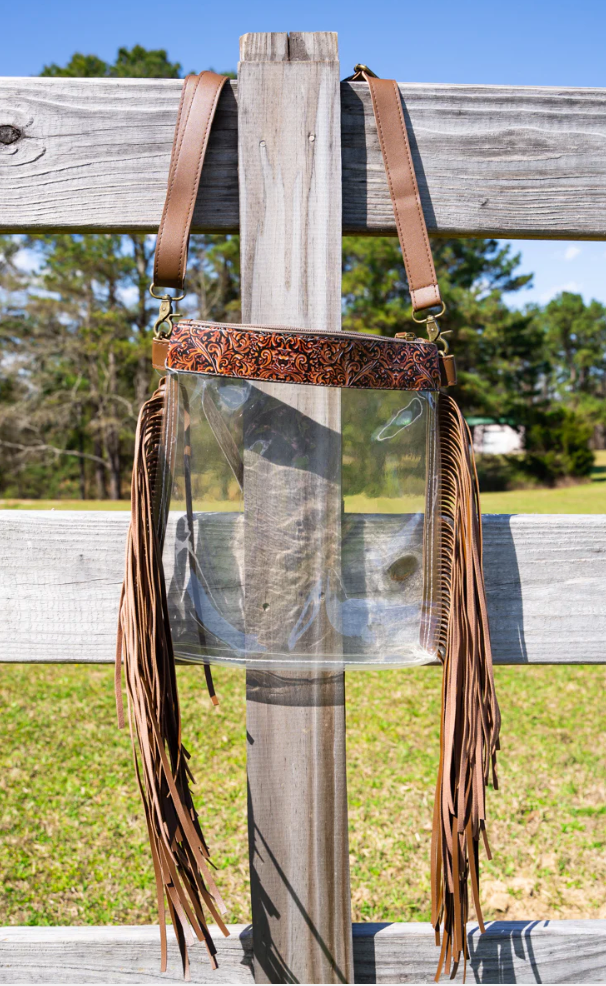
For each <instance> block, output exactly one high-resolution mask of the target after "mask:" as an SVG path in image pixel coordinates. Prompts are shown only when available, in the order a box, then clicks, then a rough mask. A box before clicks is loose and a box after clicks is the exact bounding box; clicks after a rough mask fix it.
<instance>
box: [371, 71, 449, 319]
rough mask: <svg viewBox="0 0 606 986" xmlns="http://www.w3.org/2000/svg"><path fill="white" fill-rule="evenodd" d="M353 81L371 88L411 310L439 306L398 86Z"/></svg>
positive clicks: (386, 81) (383, 81)
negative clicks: (366, 84)
mask: <svg viewBox="0 0 606 986" xmlns="http://www.w3.org/2000/svg"><path fill="white" fill-rule="evenodd" d="M352 81H356V82H358V81H359V82H362V81H364V82H367V83H368V86H369V89H370V95H371V99H372V108H373V110H374V114H375V120H376V122H377V131H378V134H379V142H380V144H381V151H382V154H383V160H384V162H385V171H386V172H387V183H388V185H389V193H390V195H391V201H392V203H393V211H394V215H395V219H396V227H397V230H398V236H399V239H400V245H401V247H402V254H403V256H404V266H405V267H406V276H407V278H408V287H409V290H410V297H411V300H412V307H413V311H415V312H416V311H420V310H421V309H423V308H430V307H432V306H433V305H441V304H442V299H441V297H440V289H439V287H438V279H437V277H436V270H435V267H434V263H433V257H432V254H431V246H430V245H429V236H428V235H427V226H426V224H425V217H424V215H423V207H422V205H421V196H420V195H419V187H418V185H417V178H416V175H415V169H414V164H413V161H412V154H411V153H410V143H409V141H408V134H407V132H406V122H405V120H404V113H403V111H402V99H401V97H400V90H399V89H398V84H397V82H394V81H393V80H392V79H377V78H376V77H375V76H372V75H370V74H368V73H367V72H365V71H359V72H356V74H355V75H354V76H352Z"/></svg>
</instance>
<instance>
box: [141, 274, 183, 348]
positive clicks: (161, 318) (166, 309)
mask: <svg viewBox="0 0 606 986" xmlns="http://www.w3.org/2000/svg"><path fill="white" fill-rule="evenodd" d="M149 293H150V294H151V296H152V298H156V299H157V300H158V301H159V302H160V310H159V311H158V317H157V319H156V321H155V322H154V339H168V338H170V335H171V333H172V331H173V327H174V323H175V322H176V321H178V320H179V319H180V318H181V317H182V315H181V312H174V311H173V304H174V303H175V302H176V301H181V299H182V298H184V297H185V295H184V294H178V295H170V294H156V291H155V284H153V282H152V284H151V285H150V288H149ZM163 326H164V328H163Z"/></svg>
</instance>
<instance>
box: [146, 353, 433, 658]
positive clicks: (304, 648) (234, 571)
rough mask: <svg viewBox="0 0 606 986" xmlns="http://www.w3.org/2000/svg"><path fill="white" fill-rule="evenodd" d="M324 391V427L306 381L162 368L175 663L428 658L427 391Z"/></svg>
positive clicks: (162, 508) (166, 558)
mask: <svg viewBox="0 0 606 986" xmlns="http://www.w3.org/2000/svg"><path fill="white" fill-rule="evenodd" d="M321 393H322V395H323V398H324V401H323V410H322V421H323V422H324V421H326V420H329V421H330V422H331V424H332V427H327V426H326V425H325V424H324V423H320V422H318V421H317V420H316V418H315V417H314V414H317V410H316V409H317V407H318V402H317V395H318V388H316V387H310V386H307V385H298V384H290V383H289V384H281V383H271V384H267V383H258V382H254V381H252V380H244V379H235V378H225V377H212V376H205V375H201V374H188V373H170V374H169V377H168V387H167V406H166V409H165V410H166V414H165V428H164V437H163V453H164V454H163V456H162V457H161V461H163V462H164V482H163V483H161V484H159V486H158V489H159V490H161V491H162V493H161V496H162V497H163V501H164V502H163V503H161V504H158V506H159V512H160V515H161V516H162V517H163V518H164V531H163V534H164V547H163V565H164V573H165V581H166V589H167V595H168V605H169V611H170V620H171V631H172V637H173V646H174V651H175V656H176V657H177V658H178V659H179V660H183V661H189V662H204V663H210V664H227V665H241V666H249V667H256V668H258V669H272V668H273V669H279V668H293V669H297V668H299V669H301V668H304V667H309V666H310V665H313V666H316V667H324V668H331V667H332V668H334V667H340V666H344V665H349V666H359V667H372V668H376V667H379V666H383V667H402V666H407V665H417V664H424V663H428V662H431V661H433V660H435V659H436V646H437V643H436V641H437V636H438V631H439V626H440V620H441V617H442V614H441V605H440V599H439V592H438V580H437V577H436V572H437V571H438V565H439V558H438V552H439V538H438V532H437V530H436V517H437V511H436V503H437V497H438V455H439V450H438V443H437V409H436V400H437V395H436V394H435V393H434V392H431V391H416V392H413V391H394V390H390V391H387V390H372V389H371V390H353V389H346V388H343V389H340V388H322V389H321ZM310 394H312V395H313V400H310ZM309 409H311V413H308V412H309ZM159 495H160V494H159Z"/></svg>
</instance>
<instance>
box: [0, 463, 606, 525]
mask: <svg viewBox="0 0 606 986" xmlns="http://www.w3.org/2000/svg"><path fill="white" fill-rule="evenodd" d="M347 500H348V501H349V502H347V503H346V510H348V511H352V512H354V511H358V510H361V511H363V512H365V513H368V512H369V511H370V510H377V511H379V512H381V511H383V510H389V507H387V506H386V501H385V502H381V501H378V500H377V501H367V503H366V504H365V503H363V500H364V498H363V497H348V498H347ZM409 501H410V502H409ZM409 501H406V506H404V507H403V509H404V510H405V511H406V510H411V509H415V510H416V509H421V510H422V509H423V501H422V500H421V499H419V500H418V502H417V503H415V504H412V506H411V503H412V498H409ZM369 504H370V506H369ZM373 504H375V505H374V506H373ZM392 504H393V501H392ZM129 506H130V504H129V503H128V501H127V500H0V510H2V509H4V510H128V509H129ZM205 509H207V510H225V509H230V505H229V504H227V503H225V502H222V503H207V504H205ZM231 509H235V508H233V507H231ZM392 509H393V506H392ZM482 510H483V511H484V513H489V514H603V513H606V451H604V452H596V462H595V467H594V469H593V473H592V475H591V479H590V481H589V482H587V483H579V484H577V485H574V486H562V487H558V488H556V489H529V490H511V491H508V492H506V493H483V494H482Z"/></svg>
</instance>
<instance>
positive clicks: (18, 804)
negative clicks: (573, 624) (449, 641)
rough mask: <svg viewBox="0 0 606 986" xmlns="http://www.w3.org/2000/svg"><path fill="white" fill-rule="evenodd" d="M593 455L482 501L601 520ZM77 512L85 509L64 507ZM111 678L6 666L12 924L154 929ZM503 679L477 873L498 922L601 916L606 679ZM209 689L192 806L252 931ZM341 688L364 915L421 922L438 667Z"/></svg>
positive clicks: (4, 866)
mask: <svg viewBox="0 0 606 986" xmlns="http://www.w3.org/2000/svg"><path fill="white" fill-rule="evenodd" d="M600 460H601V461H600V462H598V468H597V470H596V472H595V473H594V477H593V481H592V482H591V483H590V484H587V485H584V486H580V487H571V488H566V489H561V490H560V489H558V490H537V491H522V492H517V493H511V494H510V493H504V494H487V495H486V496H485V497H484V498H483V499H484V509H485V510H487V511H491V512H511V513H515V512H534V511H536V512H549V513H560V512H575V513H577V512H578V513H585V512H606V486H605V485H604V480H605V479H606V456H605V455H604V454H602V455H601V456H600ZM76 505H77V506H82V505H81V504H80V503H78V504H75V503H72V504H70V505H69V506H70V507H71V509H73V508H74V506H76ZM15 506H19V507H21V508H23V507H24V506H29V505H28V504H24V503H23V502H21V503H19V504H15ZM32 506H36V507H38V508H39V507H41V506H46V507H47V508H48V507H49V506H57V504H52V503H47V504H42V503H40V502H38V503H36V504H32ZM61 506H63V504H61ZM86 506H89V504H87V505H86ZM99 506H101V505H100V504H96V503H91V504H90V508H92V509H95V508H98V507H99ZM103 506H107V504H103ZM112 506H113V505H112ZM115 506H118V505H115ZM120 506H125V504H124V505H120ZM118 508H119V507H118ZM112 673H113V672H112V669H111V668H109V667H90V668H87V667H70V666H56V667H53V666H37V667H35V666H25V667H23V666H10V665H0V693H1V697H0V701H1V703H2V708H3V715H2V717H1V718H0V830H1V834H0V913H2V916H3V923H8V924H87V923H90V924H103V923H108V924H110V923H115V924H123V923H125V924H132V923H137V922H150V921H154V920H155V905H154V891H153V885H152V871H151V864H150V857H149V850H148V847H147V840H146V836H145V832H144V824H143V820H142V817H141V810H140V806H139V801H138V795H137V792H136V786H135V780H134V776H133V770H132V761H131V756H130V750H129V740H128V736H127V735H126V734H125V733H124V732H122V733H120V732H119V731H118V730H117V728H116V725H115V714H114V706H113V689H112ZM496 677H497V688H498V693H499V698H500V703H501V708H502V713H503V733H502V738H503V750H502V753H501V756H500V781H501V790H500V791H498V792H496V793H492V792H491V793H490V795H489V818H490V821H489V835H490V839H491V843H492V847H493V852H494V859H493V861H492V862H491V863H486V862H484V864H483V867H482V874H483V878H482V886H483V891H482V896H483V900H484V903H485V910H486V913H487V916H488V917H491V918H494V917H507V918H529V919H531V918H558V917H559V918H564V917H568V918H573V917H604V918H606V717H605V716H604V704H603V695H604V687H605V685H606V680H605V679H606V668H602V667H584V668H582V667H581V668H572V667H570V668H567V667H559V668H558V667H545V668H498V669H497V670H496ZM216 679H217V685H218V691H219V694H220V697H221V706H220V707H219V709H217V710H213V709H212V707H211V706H210V703H209V701H208V698H207V696H206V692H205V688H204V683H203V675H202V674H201V672H200V671H199V669H195V668H180V669H179V683H180V689H181V695H182V702H183V709H184V736H185V741H186V745H187V746H188V748H189V749H191V750H192V751H193V767H194V774H195V775H196V776H197V778H198V784H197V787H196V791H197V798H196V801H197V805H198V807H199V810H200V814H201V816H202V819H203V822H204V826H205V829H206V831H207V834H208V838H209V842H210V845H211V849H212V850H213V852H214V858H215V862H216V863H217V865H218V867H219V871H220V872H219V880H220V884H221V887H222V889H223V891H224V893H225V895H226V897H227V900H228V903H229V906H230V911H229V915H228V917H229V920H230V921H232V922H235V921H242V922H244V921H247V920H248V919H249V904H248V875H247V848H246V778H245V756H246V751H245V742H244V739H245V733H244V728H245V701H244V676H243V674H242V673H240V672H237V671H231V670H225V669H222V668H220V669H217V673H216ZM347 691H348V706H347V716H348V769H349V777H348V784H349V803H350V840H351V864H352V887H353V917H354V919H355V920H366V921H370V920H375V921H379V920H383V921H385V920H400V921H406V920H424V919H427V918H428V915H429V864H428V847H429V835H430V820H431V817H430V813H431V805H432V797H433V786H434V782H435V774H436V769H437V748H438V717H439V700H440V694H439V670H438V669H435V668H425V669H423V668H421V669H414V670H406V671H399V672H398V671H389V672H381V673H376V672H356V673H351V674H349V675H348V678H347Z"/></svg>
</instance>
